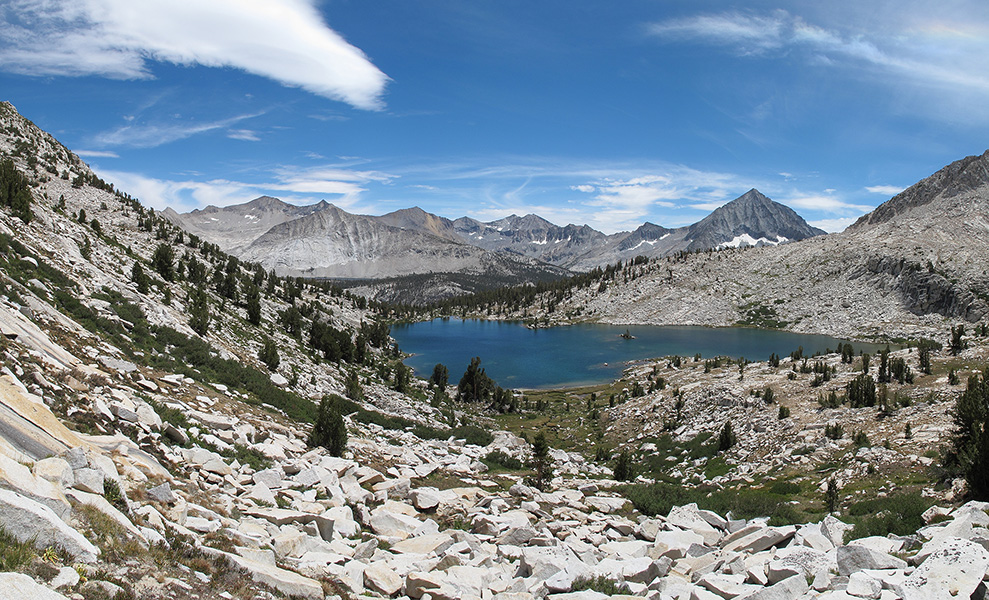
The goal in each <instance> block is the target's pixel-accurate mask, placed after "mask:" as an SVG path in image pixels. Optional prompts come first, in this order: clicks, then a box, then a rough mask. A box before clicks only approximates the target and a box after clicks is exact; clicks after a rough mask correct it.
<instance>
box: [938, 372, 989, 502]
mask: <svg viewBox="0 0 989 600" xmlns="http://www.w3.org/2000/svg"><path fill="white" fill-rule="evenodd" d="M954 422H955V433H954V436H953V438H952V443H951V449H950V450H949V452H948V454H947V456H946V459H945V467H946V469H947V470H948V472H949V473H954V474H960V475H962V476H964V477H965V481H966V482H967V483H968V490H969V494H970V495H971V496H972V498H974V499H976V500H989V368H987V369H985V370H984V371H983V373H982V375H981V377H980V376H979V375H972V376H970V377H969V378H968V386H967V387H966V389H965V391H964V392H963V393H962V395H961V396H959V397H958V401H957V402H956V404H955V411H954Z"/></svg>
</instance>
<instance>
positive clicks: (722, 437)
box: [718, 421, 738, 452]
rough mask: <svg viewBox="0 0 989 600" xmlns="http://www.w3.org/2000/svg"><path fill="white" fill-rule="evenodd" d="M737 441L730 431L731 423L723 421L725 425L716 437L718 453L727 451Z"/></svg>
mask: <svg viewBox="0 0 989 600" xmlns="http://www.w3.org/2000/svg"><path fill="white" fill-rule="evenodd" d="M737 441H738V438H736V437H735V432H734V431H733V430H732V427H731V421H725V425H724V427H722V428H721V433H720V434H719V435H718V452H724V451H726V450H729V449H730V448H731V447H732V446H734V445H735V443H736V442H737Z"/></svg>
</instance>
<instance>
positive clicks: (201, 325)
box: [189, 289, 212, 335]
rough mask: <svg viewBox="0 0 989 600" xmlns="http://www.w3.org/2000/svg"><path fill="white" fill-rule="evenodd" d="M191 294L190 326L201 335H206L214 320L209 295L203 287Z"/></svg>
mask: <svg viewBox="0 0 989 600" xmlns="http://www.w3.org/2000/svg"><path fill="white" fill-rule="evenodd" d="M189 296H190V297H189V327H191V328H192V330H193V331H195V332H196V333H198V334H199V335H206V332H207V331H209V324H210V321H211V320H212V315H210V312H209V297H208V296H207V295H206V292H205V291H203V290H202V289H196V290H195V291H193V292H192V293H191V294H190V295H189Z"/></svg>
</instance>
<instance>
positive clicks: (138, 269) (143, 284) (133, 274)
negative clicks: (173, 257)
mask: <svg viewBox="0 0 989 600" xmlns="http://www.w3.org/2000/svg"><path fill="white" fill-rule="evenodd" d="M130 280H131V281H133V282H134V283H135V284H137V293H138V294H147V293H148V274H147V273H145V272H144V267H142V266H141V261H139V260H135V261H134V266H133V267H131V270H130Z"/></svg>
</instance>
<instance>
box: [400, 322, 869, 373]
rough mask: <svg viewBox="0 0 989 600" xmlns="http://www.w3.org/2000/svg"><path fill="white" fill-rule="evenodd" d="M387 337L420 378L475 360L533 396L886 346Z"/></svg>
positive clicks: (736, 332)
mask: <svg viewBox="0 0 989 600" xmlns="http://www.w3.org/2000/svg"><path fill="white" fill-rule="evenodd" d="M626 334H627V335H626ZM391 335H392V337H394V338H395V340H396V341H397V342H398V345H399V348H401V349H402V351H403V352H406V353H409V354H411V356H410V357H409V358H407V359H406V360H405V364H406V365H408V366H410V367H412V368H413V369H414V370H415V372H416V374H417V375H419V376H421V377H429V376H430V375H431V374H432V372H433V367H434V366H435V365H436V364H437V363H442V364H444V365H446V367H447V368H448V369H449V370H450V378H451V380H452V381H453V382H456V380H457V378H459V374H460V373H463V372H464V370H465V369H466V368H467V365H468V364H469V363H470V360H471V358H472V357H475V356H477V357H480V358H481V367H483V368H484V369H485V370H486V372H487V374H488V376H490V377H491V378H492V379H493V380H494V381H495V382H497V383H498V385H500V386H501V387H503V388H506V389H530V390H538V389H562V388H574V387H580V386H587V385H597V384H603V383H610V382H611V381H614V380H615V379H618V378H620V377H621V375H622V371H623V370H624V369H625V368H626V367H628V366H629V364H631V363H635V362H639V361H645V360H648V359H658V358H662V357H666V356H674V355H678V356H684V357H690V358H691V359H692V358H693V357H694V356H696V355H698V354H699V355H700V356H701V357H702V358H704V359H709V358H715V357H719V356H725V357H730V358H733V359H739V358H746V359H748V360H752V361H762V360H768V359H769V357H770V355H771V354H774V353H775V354H777V355H778V356H781V357H786V356H789V355H790V353H791V352H793V351H795V350H797V349H798V348H803V354H804V356H813V355H814V354H822V353H825V352H827V351H828V350H830V351H836V349H837V348H838V345H839V344H843V343H851V344H852V346H853V348H854V349H855V353H856V354H858V353H859V352H860V351H864V352H868V353H875V352H876V351H877V350H878V349H880V348H882V347H884V346H878V345H876V344H869V343H859V342H848V341H847V340H841V339H837V338H833V337H829V336H824V335H812V334H802V333H792V332H789V331H779V330H775V329H758V328H752V327H701V326H659V325H629V326H627V327H626V326H624V325H622V326H618V325H602V324H591V323H586V324H577V325H567V326H557V327H549V328H543V329H530V328H528V327H526V326H525V325H524V324H522V323H519V322H512V321H489V320H482V319H456V318H437V319H433V320H431V321H422V322H418V323H409V324H397V325H393V326H392V329H391Z"/></svg>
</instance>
